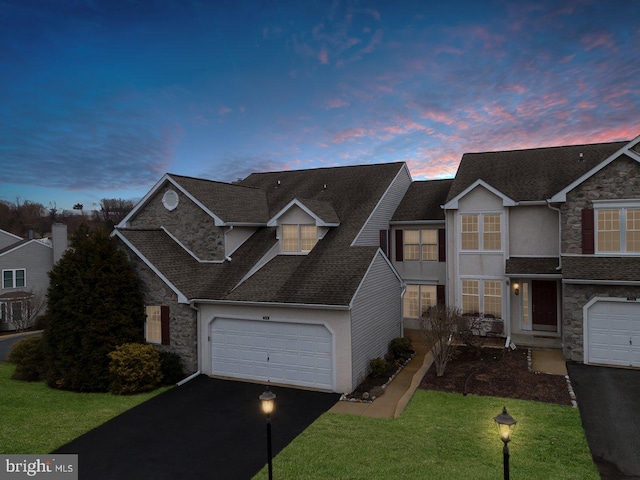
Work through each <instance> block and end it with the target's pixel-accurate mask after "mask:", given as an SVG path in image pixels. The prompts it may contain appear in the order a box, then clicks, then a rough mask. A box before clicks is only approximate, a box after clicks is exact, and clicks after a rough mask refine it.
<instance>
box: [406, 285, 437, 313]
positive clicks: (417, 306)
mask: <svg viewBox="0 0 640 480" xmlns="http://www.w3.org/2000/svg"><path fill="white" fill-rule="evenodd" d="M437 303H438V292H437V287H436V285H407V289H406V291H405V292H404V298H403V300H402V316H403V317H405V318H418V317H420V315H421V314H422V313H423V312H424V311H425V310H427V309H429V307H433V306H435V305H437Z"/></svg>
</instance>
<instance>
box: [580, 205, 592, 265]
mask: <svg viewBox="0 0 640 480" xmlns="http://www.w3.org/2000/svg"><path fill="white" fill-rule="evenodd" d="M594 237H595V228H594V220H593V208H583V209H582V253H583V254H585V255H588V254H593V253H595V241H594Z"/></svg>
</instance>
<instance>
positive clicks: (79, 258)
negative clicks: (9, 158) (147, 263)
mask: <svg viewBox="0 0 640 480" xmlns="http://www.w3.org/2000/svg"><path fill="white" fill-rule="evenodd" d="M71 245H72V247H73V248H72V249H70V250H67V251H66V253H65V254H64V255H63V256H62V258H61V259H60V261H59V262H58V263H57V264H56V265H55V266H54V267H53V269H52V270H51V272H50V273H49V276H50V278H51V282H50V284H49V290H48V299H49V301H48V311H47V316H48V318H49V325H48V327H47V329H46V330H45V333H44V340H45V342H44V343H45V358H46V362H47V383H48V385H49V386H51V387H58V388H62V389H65V390H74V391H78V392H106V391H108V390H109V357H108V354H109V352H111V351H113V350H114V349H115V348H116V347H117V346H118V345H122V344H124V343H134V342H143V340H144V321H145V312H144V302H143V297H142V293H141V289H140V280H139V278H138V276H137V275H136V273H135V271H134V270H133V267H132V266H131V264H130V263H129V261H128V259H127V257H126V255H125V254H124V252H122V251H121V250H119V249H118V247H117V244H116V243H115V240H114V239H113V238H110V237H109V235H108V234H107V233H106V232H100V231H89V230H88V228H87V227H86V226H84V227H80V228H78V229H77V230H76V232H75V234H74V236H73V238H72V243H71Z"/></svg>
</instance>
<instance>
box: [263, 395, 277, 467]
mask: <svg viewBox="0 0 640 480" xmlns="http://www.w3.org/2000/svg"><path fill="white" fill-rule="evenodd" d="M275 399H276V394H275V393H273V392H272V391H271V390H269V387H266V388H265V390H264V392H262V393H261V394H260V405H261V407H262V411H263V412H264V414H265V415H266V416H267V460H268V462H269V480H272V479H273V465H272V462H271V460H272V455H271V413H273V409H274V408H275Z"/></svg>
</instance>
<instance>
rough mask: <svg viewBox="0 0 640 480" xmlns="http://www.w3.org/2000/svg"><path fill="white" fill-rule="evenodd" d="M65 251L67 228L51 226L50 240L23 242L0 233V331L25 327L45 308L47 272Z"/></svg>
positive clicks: (57, 225) (28, 240)
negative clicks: (0, 279) (0, 280)
mask: <svg viewBox="0 0 640 480" xmlns="http://www.w3.org/2000/svg"><path fill="white" fill-rule="evenodd" d="M66 248H67V226H66V225H62V224H54V225H53V226H52V239H51V241H49V240H46V239H37V240H36V239H33V238H30V239H23V238H21V237H18V236H17V235H13V234H11V233H9V232H5V231H3V230H0V270H1V271H2V285H1V289H0V331H4V330H15V329H16V328H17V327H21V328H24V327H27V326H30V325H27V324H28V323H29V322H30V321H32V320H33V317H34V316H35V315H37V314H38V312H39V311H43V309H44V306H45V299H46V292H47V288H48V287H49V275H48V274H49V271H50V270H51V268H52V267H53V265H54V264H55V263H56V262H57V261H58V260H59V259H60V257H61V256H62V254H63V253H64V251H65V250H66Z"/></svg>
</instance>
